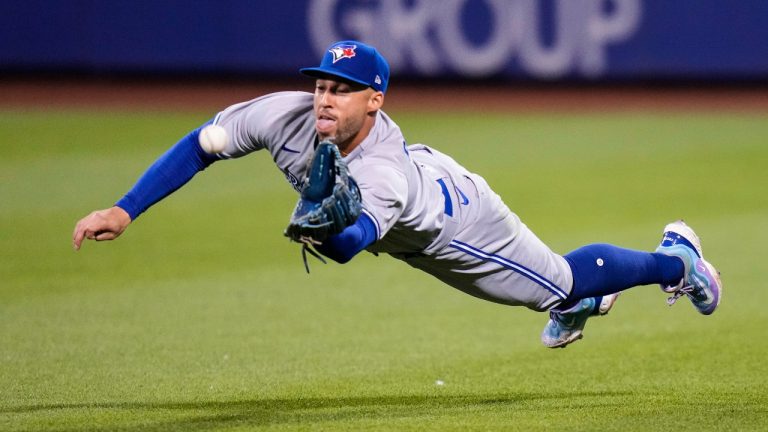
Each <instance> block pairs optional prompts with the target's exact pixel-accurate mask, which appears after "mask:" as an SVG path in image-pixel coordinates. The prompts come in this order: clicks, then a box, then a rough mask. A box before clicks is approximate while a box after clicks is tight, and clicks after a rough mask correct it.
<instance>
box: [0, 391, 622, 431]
mask: <svg viewBox="0 0 768 432" xmlns="http://www.w3.org/2000/svg"><path fill="white" fill-rule="evenodd" d="M629 394H630V393H628V392H581V393H579V392H556V391H553V392H551V393H550V392H547V393H510V394H499V395H466V396H462V395H448V396H442V395H439V394H434V395H413V396H361V397H329V398H301V399H255V400H244V401H222V402H214V401H210V402H160V403H145V402H115V403H93V404H88V403H82V404H48V405H46V404H41V405H29V406H20V407H15V408H9V409H2V410H0V413H2V414H26V415H29V414H34V413H38V412H39V413H41V414H42V413H43V412H47V413H46V414H47V415H50V414H55V412H56V411H61V410H79V411H82V413H78V414H75V416H82V418H83V421H84V424H83V425H82V428H77V427H76V428H69V429H67V428H64V429H61V428H57V429H56V430H59V431H62V430H63V431H77V430H89V431H101V430H113V429H115V428H116V427H117V428H119V429H120V430H127V431H132V430H142V431H165V430H169V429H179V430H207V429H219V428H226V427H235V426H267V425H272V426H277V425H305V426H307V425H322V424H323V423H325V422H331V421H333V422H338V421H344V420H355V419H360V420H362V419H366V420H374V419H375V420H387V419H390V420H395V419H399V418H412V417H424V416H435V417H440V416H441V415H445V414H450V413H451V411H458V410H465V409H481V410H482V408H483V407H488V406H490V405H494V406H497V407H499V408H501V409H504V410H519V411H532V412H533V411H539V410H542V409H551V410H558V409H560V407H562V406H565V405H567V406H570V407H573V406H574V404H576V405H583V406H589V407H590V408H601V409H606V408H610V407H613V406H621V405H623V404H625V403H626V400H625V397H626V396H627V395H629ZM596 399H597V400H596ZM557 400H563V402H562V404H561V403H558V402H557ZM598 400H601V401H598ZM98 411H102V412H116V411H128V412H130V416H128V418H130V417H133V418H134V419H138V421H135V422H134V421H130V420H128V421H126V422H125V423H123V424H120V425H116V424H111V425H109V426H105V427H102V428H100V427H99V426H98V425H94V424H86V422H87V420H88V419H93V415H94V412H98ZM143 411H146V412H143ZM161 412H164V413H165V414H159V413H161ZM121 417H123V418H126V417H124V416H121ZM158 417H159V418H158ZM168 417H179V418H177V419H173V420H168V419H167V418H168ZM153 418H158V420H157V421H153V420H152V419H153ZM160 418H162V419H160Z"/></svg>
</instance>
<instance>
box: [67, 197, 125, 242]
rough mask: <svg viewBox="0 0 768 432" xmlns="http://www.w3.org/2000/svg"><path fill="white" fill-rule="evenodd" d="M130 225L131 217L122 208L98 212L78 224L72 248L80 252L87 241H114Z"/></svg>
mask: <svg viewBox="0 0 768 432" xmlns="http://www.w3.org/2000/svg"><path fill="white" fill-rule="evenodd" d="M130 223H131V217H130V216H129V215H128V212H126V211H125V210H123V209H121V208H120V207H117V206H115V207H111V208H108V209H104V210H96V211H94V212H91V214H89V215H88V216H86V217H84V218H82V219H80V221H79V222H77V225H75V231H74V232H73V233H72V246H73V247H74V248H75V250H80V246H82V244H83V241H84V240H85V239H89V240H96V241H100V240H114V239H116V238H117V237H119V236H120V234H122V233H123V231H125V229H126V228H128V225H129V224H130Z"/></svg>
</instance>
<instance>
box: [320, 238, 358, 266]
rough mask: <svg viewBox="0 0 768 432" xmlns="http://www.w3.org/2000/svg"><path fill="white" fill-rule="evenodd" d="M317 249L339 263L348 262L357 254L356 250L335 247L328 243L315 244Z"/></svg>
mask: <svg viewBox="0 0 768 432" xmlns="http://www.w3.org/2000/svg"><path fill="white" fill-rule="evenodd" d="M317 250H318V252H320V253H321V254H323V256H325V257H326V258H330V259H331V260H333V261H335V262H337V263H339V264H346V263H348V262H350V261H351V260H352V258H354V256H355V255H357V251H351V250H344V249H341V248H336V247H333V245H331V244H328V243H324V244H322V245H319V246H317Z"/></svg>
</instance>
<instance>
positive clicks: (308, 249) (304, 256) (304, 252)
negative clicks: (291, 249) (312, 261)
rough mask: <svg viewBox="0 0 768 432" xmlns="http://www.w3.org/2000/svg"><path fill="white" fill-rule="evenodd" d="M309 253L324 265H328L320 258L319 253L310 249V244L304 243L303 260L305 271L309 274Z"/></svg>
mask: <svg viewBox="0 0 768 432" xmlns="http://www.w3.org/2000/svg"><path fill="white" fill-rule="evenodd" d="M307 252H309V254H310V255H312V256H313V257H315V258H317V259H319V260H320V262H321V263H323V264H328V263H327V262H326V261H325V260H324V259H323V257H322V256H320V254H319V253H317V252H316V251H315V250H314V249H312V248H311V247H309V243H303V244H302V247H301V259H302V260H304V269H305V270H307V273H309V262H307Z"/></svg>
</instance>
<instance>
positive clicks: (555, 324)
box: [541, 293, 619, 348]
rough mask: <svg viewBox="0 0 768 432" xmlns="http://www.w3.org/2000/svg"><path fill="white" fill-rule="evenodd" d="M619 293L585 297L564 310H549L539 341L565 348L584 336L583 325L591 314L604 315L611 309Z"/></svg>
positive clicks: (549, 346)
mask: <svg viewBox="0 0 768 432" xmlns="http://www.w3.org/2000/svg"><path fill="white" fill-rule="evenodd" d="M618 296H619V293H616V294H610V295H606V296H603V297H602V299H601V300H600V303H599V304H598V303H597V299H596V298H594V297H593V298H585V299H582V300H581V301H579V302H578V303H576V305H575V306H573V307H571V308H570V309H568V310H565V311H558V310H554V309H553V310H551V311H550V312H549V321H548V322H547V325H546V326H544V331H543V332H541V343H543V344H544V346H546V347H547V348H565V347H566V346H567V345H568V344H570V343H572V342H576V341H577V340H579V339H581V338H582V337H584V334H583V332H584V326H585V325H586V324H587V319H589V317H590V316H593V315H605V314H607V313H608V311H610V310H611V308H612V307H613V304H614V303H615V302H616V298H617V297H618Z"/></svg>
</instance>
